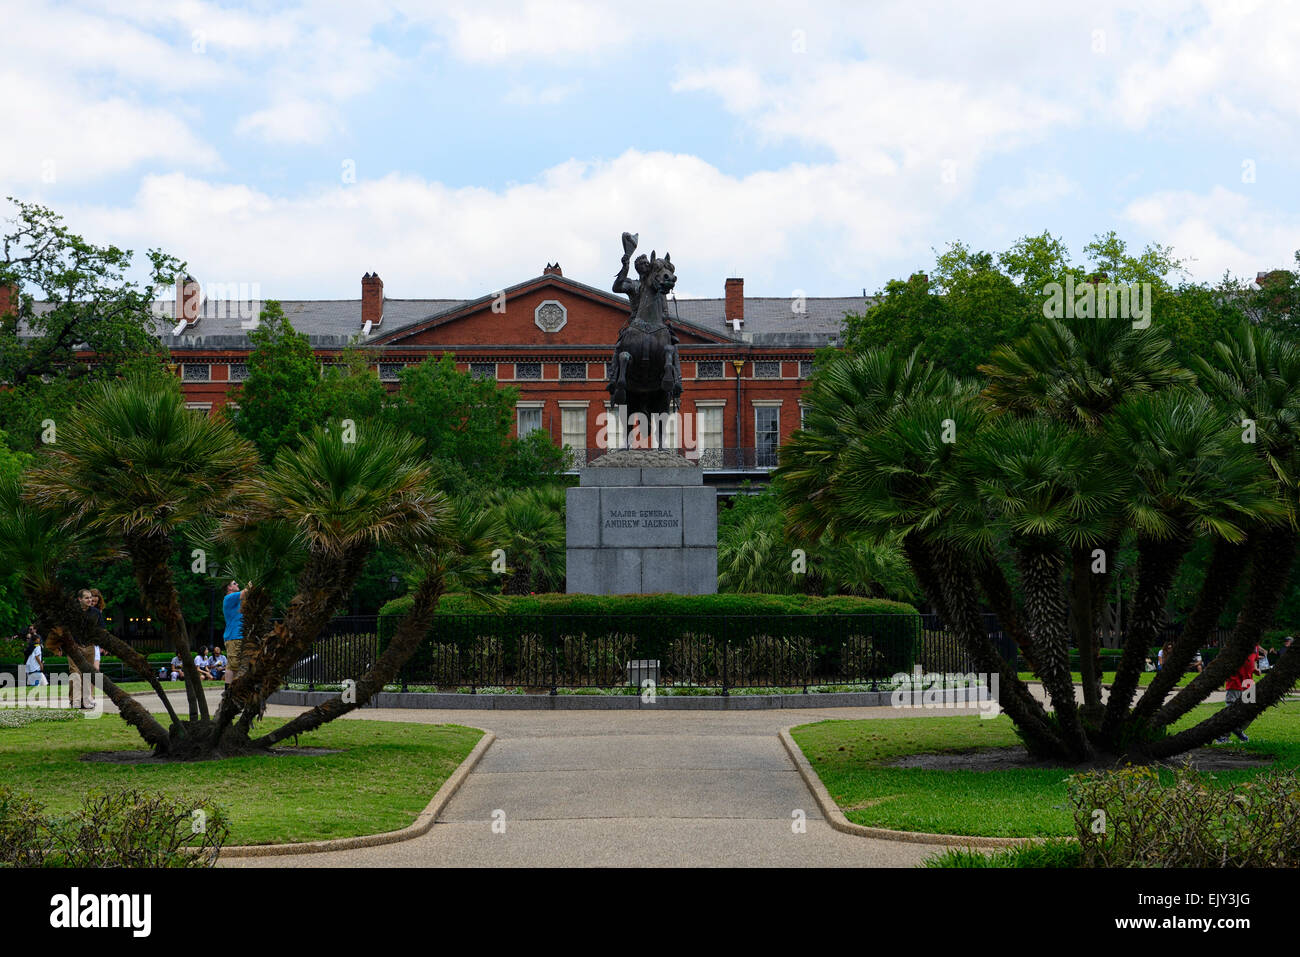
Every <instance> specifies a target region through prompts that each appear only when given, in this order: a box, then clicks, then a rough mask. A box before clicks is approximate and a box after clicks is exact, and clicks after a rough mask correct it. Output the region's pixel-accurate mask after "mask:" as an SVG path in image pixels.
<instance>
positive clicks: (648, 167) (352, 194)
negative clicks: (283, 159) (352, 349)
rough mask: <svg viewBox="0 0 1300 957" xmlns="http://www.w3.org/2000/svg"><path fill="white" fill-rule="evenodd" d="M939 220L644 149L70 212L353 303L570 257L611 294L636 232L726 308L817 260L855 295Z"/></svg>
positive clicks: (159, 190) (896, 199)
mask: <svg viewBox="0 0 1300 957" xmlns="http://www.w3.org/2000/svg"><path fill="white" fill-rule="evenodd" d="M755 196H761V197H763V201H762V202H755V201H754V197H755ZM932 217H933V210H926V209H920V208H918V207H917V206H916V204H915V203H913V202H911V201H910V200H909V199H908V197H907V190H902V191H894V190H888V189H884V188H881V184H880V183H879V182H878V181H872V179H871V177H870V176H869V174H864V173H863V171H862V170H860V169H858V168H856V167H853V166H850V165H846V164H831V165H824V166H805V165H802V164H800V165H795V166H792V167H790V168H788V169H784V170H780V171H774V172H759V173H754V174H751V175H749V176H744V177H736V176H730V175H727V174H724V173H722V172H720V171H719V170H718V169H717V168H716V167H714V166H712V165H710V164H708V163H706V162H704V161H702V160H700V159H698V158H696V157H692V156H684V155H678V154H671V153H642V152H638V151H634V150H630V151H628V152H625V153H624V154H622V155H621V156H619V157H618V158H616V159H614V160H611V161H608V162H600V163H586V162H578V161H571V162H568V163H564V164H560V165H559V166H556V167H554V168H552V169H549V170H547V171H545V173H544V174H543V175H542V176H540V177H539V178H538V179H537V180H536V181H535V182H532V183H527V184H521V185H514V186H510V187H506V188H502V189H498V190H489V189H482V188H460V189H453V188H449V187H447V186H445V185H443V184H441V183H437V182H430V181H427V180H424V179H420V178H418V177H412V176H399V175H390V176H387V177H385V178H383V179H379V180H372V181H365V180H363V181H362V182H359V183H357V184H356V185H354V186H338V187H330V188H318V189H317V190H315V191H313V192H311V193H309V194H304V195H299V196H295V197H289V198H286V197H276V196H272V195H269V194H268V193H265V192H263V191H260V190H256V189H252V188H249V187H247V186H238V185H223V184H217V183H210V182H206V181H203V180H199V179H195V178H192V177H188V176H184V175H181V174H170V175H164V176H148V177H146V178H145V179H144V180H143V182H142V185H141V188H140V190H139V192H138V193H137V195H136V196H135V197H134V198H133V201H132V202H131V203H130V204H129V205H125V206H117V207H113V206H84V207H80V208H76V209H74V210H72V211H70V212H69V214H68V219H69V222H70V224H72V225H73V227H74V228H76V229H78V230H80V231H83V232H85V234H87V235H90V236H95V237H99V238H100V240H101V241H107V240H109V239H111V240H112V241H114V242H118V243H120V244H126V245H132V246H136V247H141V248H143V247H144V246H145V245H161V246H162V247H163V248H165V249H167V250H168V251H170V252H173V253H175V254H176V255H178V256H180V257H181V258H183V259H186V260H188V261H189V262H190V264H191V268H192V269H193V270H197V271H196V275H205V276H214V277H218V278H220V279H221V281H240V282H259V283H260V284H261V288H262V289H263V290H264V291H265V292H266V294H267V295H268V296H274V295H280V296H283V297H285V298H298V297H302V298H329V297H332V296H340V297H351V296H354V295H356V290H355V289H353V288H352V287H353V285H354V283H353V281H352V278H351V277H352V275H353V273H356V274H357V275H360V273H361V272H362V271H365V270H367V269H376V270H378V271H379V273H380V275H382V276H383V277H384V281H385V286H386V289H387V291H388V294H389V295H391V296H397V297H402V298H420V297H437V296H463V295H478V294H483V293H485V292H488V291H490V290H491V289H494V288H497V287H498V286H499V285H500V284H501V283H504V282H513V281H517V280H519V279H523V278H527V277H529V276H534V275H537V274H538V273H540V272H541V268H542V265H543V264H544V263H546V262H548V261H555V260H558V261H559V262H561V263H562V264H563V266H564V269H565V275H567V276H573V277H575V278H578V279H580V280H584V281H588V282H591V283H592V284H593V285H598V286H604V285H605V284H606V278H607V277H606V274H607V273H608V274H609V275H611V276H612V274H613V273H612V271H613V270H615V269H616V268H617V257H618V255H619V254H620V251H621V250H620V248H619V246H618V236H619V234H620V233H621V232H622V231H623V230H631V231H633V232H639V233H640V234H641V237H642V240H643V243H644V244H646V245H647V247H651V246H653V247H655V248H657V249H658V250H659V251H660V252H661V253H662V252H663V251H665V250H666V249H667V250H671V252H672V254H673V259H674V261H675V262H680V263H681V264H682V265H681V266H680V267H679V271H680V274H681V276H682V286H681V294H682V295H720V294H721V283H722V278H724V277H725V275H726V274H727V270H728V269H730V268H732V267H733V266H734V265H735V264H736V263H743V264H744V268H745V270H746V272H747V274H748V275H749V276H750V277H751V279H752V280H753V281H754V283H755V284H756V286H758V287H760V288H761V286H762V284H763V282H764V280H765V277H773V276H778V275H782V276H783V275H786V274H788V272H789V263H790V261H791V259H793V258H796V257H803V256H806V255H808V254H809V253H810V252H812V253H814V254H815V255H817V256H818V258H819V259H820V260H821V261H824V262H826V263H829V264H830V267H831V268H841V269H843V270H844V274H845V276H846V279H845V284H846V285H847V286H848V287H849V288H852V287H853V285H854V283H855V282H857V280H858V277H859V276H860V273H861V268H862V265H863V263H864V261H870V260H871V259H880V258H884V257H886V256H887V255H893V254H897V253H898V252H899V250H900V249H901V250H907V249H909V248H910V249H911V250H912V251H914V252H915V253H917V254H920V253H921V252H922V251H923V250H924V249H925V248H926V243H927V238H926V229H927V227H929V226H930V225H932ZM886 223H887V224H888V228H887V229H882V228H881V224H886ZM850 277H851V278H850ZM783 285H784V283H783ZM715 287H716V288H715Z"/></svg>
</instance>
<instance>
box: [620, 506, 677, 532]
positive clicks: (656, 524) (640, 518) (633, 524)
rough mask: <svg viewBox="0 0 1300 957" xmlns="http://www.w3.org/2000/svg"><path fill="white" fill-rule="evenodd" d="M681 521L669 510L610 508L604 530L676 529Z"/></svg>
mask: <svg viewBox="0 0 1300 957" xmlns="http://www.w3.org/2000/svg"><path fill="white" fill-rule="evenodd" d="M680 525H681V519H680V518H679V517H678V516H677V513H676V512H675V511H674V510H673V509H671V508H642V509H635V508H622V509H619V508H611V509H610V510H609V514H608V515H607V516H606V518H605V527H606V528H678V527H680Z"/></svg>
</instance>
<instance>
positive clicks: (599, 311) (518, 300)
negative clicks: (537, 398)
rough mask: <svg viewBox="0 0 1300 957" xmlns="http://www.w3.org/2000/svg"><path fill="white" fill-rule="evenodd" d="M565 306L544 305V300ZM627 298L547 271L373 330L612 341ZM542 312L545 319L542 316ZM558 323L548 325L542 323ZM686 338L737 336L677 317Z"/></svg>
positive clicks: (466, 338) (407, 340)
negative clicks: (394, 326)
mask: <svg viewBox="0 0 1300 957" xmlns="http://www.w3.org/2000/svg"><path fill="white" fill-rule="evenodd" d="M550 302H554V303H558V304H559V306H560V307H561V309H560V310H559V312H558V315H559V319H557V311H556V310H553V309H552V310H542V306H543V304H545V303H550ZM628 314H629V308H628V302H627V300H626V299H625V298H623V297H622V296H617V295H614V294H613V293H609V292H604V291H602V290H600V289H596V288H595V287H593V286H588V285H586V284H585V283H580V282H577V281H575V280H573V279H566V278H565V277H563V276H556V275H543V276H538V277H536V278H534V279H529V280H528V281H526V282H522V283H519V284H518V285H515V286H511V287H509V288H508V289H504V290H501V291H500V292H496V293H492V294H490V295H487V296H481V297H479V298H478V299H473V300H470V301H468V302H465V303H462V304H461V305H460V306H458V307H456V308H453V309H450V310H447V311H445V312H441V313H439V314H437V315H433V316H429V317H428V318H426V319H422V320H420V321H418V322H413V323H408V324H406V325H404V326H402V327H400V328H397V329H392V330H391V331H388V332H383V331H381V332H380V334H379V335H372V336H371V337H370V339H369V340H368V344H371V345H378V346H424V345H437V346H463V345H477V344H486V343H499V342H509V343H514V344H518V345H525V346H527V345H596V346H612V345H613V344H614V342H615V341H616V340H617V339H618V333H619V330H620V329H622V328H623V325H624V323H626V322H627V319H628ZM539 315H542V319H541V320H540V321H539ZM557 324H558V328H555V329H553V330H548V328H544V326H548V325H549V326H555V325H557ZM673 328H674V329H676V331H677V334H678V337H679V338H680V339H681V341H682V342H683V343H719V342H732V341H734V339H732V338H731V337H729V336H727V335H725V334H719V333H717V332H715V331H713V330H710V329H705V328H703V327H700V326H697V325H696V324H694V323H692V322H689V321H685V320H683V321H677V320H676V319H674V321H673Z"/></svg>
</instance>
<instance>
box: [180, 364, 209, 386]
mask: <svg viewBox="0 0 1300 957" xmlns="http://www.w3.org/2000/svg"><path fill="white" fill-rule="evenodd" d="M181 379H182V380H183V381H185V382H211V381H212V366H210V365H207V364H204V365H195V364H194V363H192V362H187V363H185V364H184V365H183V366H181Z"/></svg>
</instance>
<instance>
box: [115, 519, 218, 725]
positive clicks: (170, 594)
mask: <svg viewBox="0 0 1300 957" xmlns="http://www.w3.org/2000/svg"><path fill="white" fill-rule="evenodd" d="M124 544H125V546H126V551H127V554H128V555H130V556H131V565H132V567H133V568H134V570H135V580H136V583H137V584H138V585H139V586H140V593H141V595H142V596H143V597H144V601H145V607H146V608H148V609H149V611H150V612H152V614H153V616H154V618H156V619H157V620H158V621H159V622H160V623H161V624H162V628H163V633H164V634H165V635H167V637H168V639H169V640H170V641H171V645H172V647H173V648H175V649H176V654H177V656H178V657H179V658H180V659H181V670H182V672H183V673H184V674H185V693H186V696H187V697H188V698H189V710H190V721H191V723H193V722H195V721H200V722H205V723H206V722H207V720H208V701H207V697H206V696H205V695H204V691H203V680H202V679H201V678H200V677H199V670H198V668H196V667H195V666H194V659H193V657H192V656H191V655H190V639H189V632H188V631H187V629H186V627H185V615H184V614H183V613H182V612H181V602H180V596H179V595H178V594H177V593H176V582H175V579H174V578H173V577H172V570H171V565H170V560H171V555H172V543H171V540H170V539H169V538H167V537H166V536H161V535H128V536H126V538H125V540H124Z"/></svg>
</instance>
